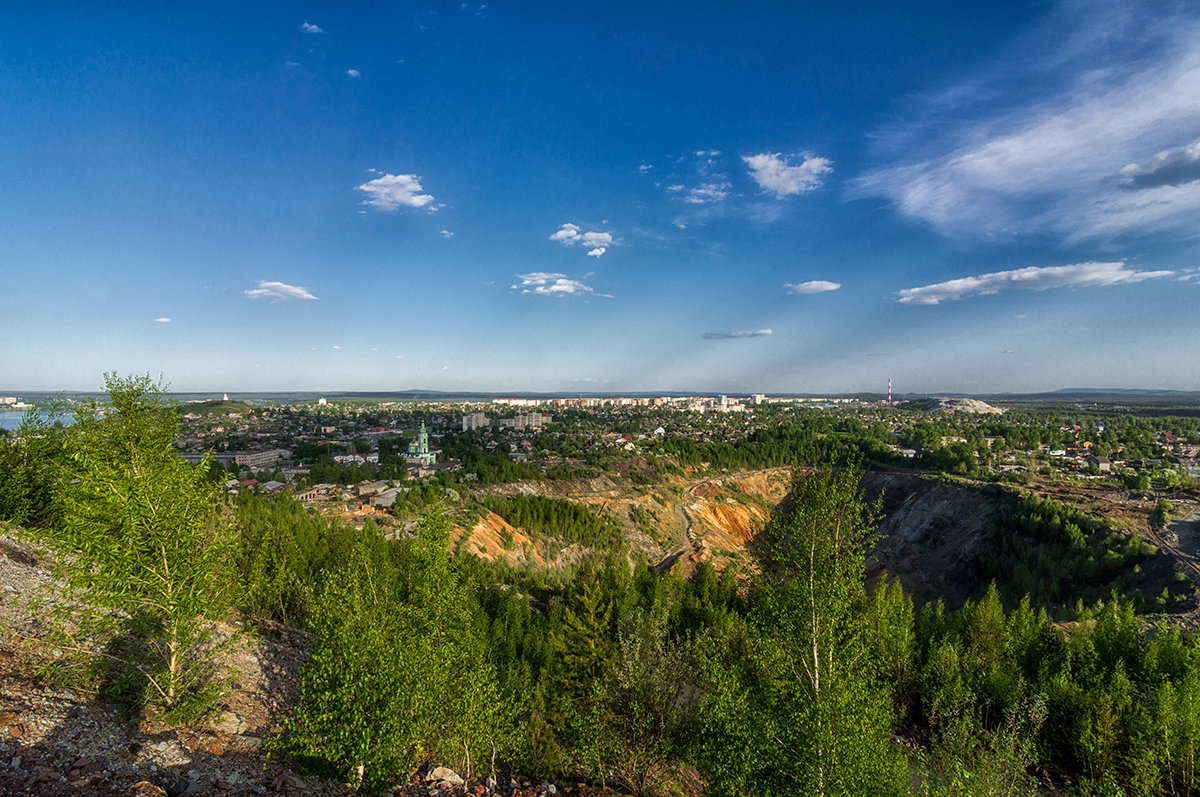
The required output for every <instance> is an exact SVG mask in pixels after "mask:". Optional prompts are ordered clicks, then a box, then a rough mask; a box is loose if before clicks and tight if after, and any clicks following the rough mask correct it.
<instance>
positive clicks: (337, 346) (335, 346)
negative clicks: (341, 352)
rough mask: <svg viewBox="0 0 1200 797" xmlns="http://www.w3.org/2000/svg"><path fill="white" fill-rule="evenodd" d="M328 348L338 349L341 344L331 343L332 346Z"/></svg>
mask: <svg viewBox="0 0 1200 797" xmlns="http://www.w3.org/2000/svg"><path fill="white" fill-rule="evenodd" d="M329 348H331V349H333V350H334V351H337V350H338V349H340V348H342V347H341V346H339V345H337V344H336V343H335V344H333V345H332V346H330V347H329Z"/></svg>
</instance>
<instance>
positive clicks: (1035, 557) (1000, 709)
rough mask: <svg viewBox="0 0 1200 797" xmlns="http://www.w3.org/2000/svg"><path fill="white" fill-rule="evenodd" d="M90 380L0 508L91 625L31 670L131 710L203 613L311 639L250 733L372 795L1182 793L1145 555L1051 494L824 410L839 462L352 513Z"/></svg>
mask: <svg viewBox="0 0 1200 797" xmlns="http://www.w3.org/2000/svg"><path fill="white" fill-rule="evenodd" d="M109 386H110V391H111V392H112V394H113V399H114V400H113V409H112V410H111V411H108V412H105V413H97V414H96V415H95V416H94V422H88V423H77V424H76V425H75V426H74V427H69V428H66V429H63V428H54V427H40V428H27V429H26V430H25V431H24V432H23V434H22V436H21V438H20V440H18V441H17V442H15V443H12V444H9V443H5V444H4V448H3V456H4V458H5V460H4V461H5V462H6V463H9V464H10V465H11V469H10V470H9V473H10V474H20V476H19V478H17V477H14V476H9V477H6V481H4V482H3V483H4V484H5V485H6V487H5V490H4V491H0V498H3V499H4V503H0V508H2V509H3V511H4V513H5V514H6V516H7V518H8V519H12V520H15V521H17V522H19V523H21V524H22V525H23V526H24V527H25V528H26V529H27V533H28V534H29V535H31V536H32V537H34V538H36V539H37V540H39V541H40V542H41V544H42V545H45V546H47V547H50V548H53V549H54V550H55V551H56V554H57V555H56V557H55V562H56V563H57V566H58V573H59V575H60V576H61V577H62V578H65V579H67V580H66V581H65V582H63V583H67V584H72V585H73V586H74V588H75V592H74V595H75V596H77V597H82V598H85V599H87V601H89V602H90V603H91V605H93V606H95V607H96V608H101V609H104V611H102V612H99V613H98V615H99V616H101V617H103V618H106V619H107V621H108V622H105V623H95V624H89V625H87V626H83V627H81V626H78V625H74V626H72V625H63V626H61V630H62V631H64V632H66V633H68V634H70V635H71V636H68V637H63V639H74V640H76V641H75V642H73V643H71V644H70V648H71V649H70V651H68V650H67V648H66V647H65V646H63V645H62V644H60V646H59V647H58V648H53V647H49V646H48V647H47V648H46V650H47V651H50V650H54V649H57V650H59V651H60V653H67V652H70V653H71V654H72V655H71V656H69V657H66V658H63V659H61V660H60V661H59V662H57V663H55V664H52V665H51V667H50V671H54V672H57V673H59V676H58V677H65V675H66V674H68V673H73V674H74V675H73V676H72V677H75V678H77V679H80V682H84V683H89V684H91V685H92V687H93V688H95V689H96V690H98V692H99V694H100V695H102V698H103V699H104V700H106V701H110V702H120V703H121V704H123V705H125V706H128V707H129V709H130V711H131V712H134V713H136V714H139V715H140V716H142V717H147V718H154V719H157V720H161V721H166V722H170V723H184V722H190V723H193V727H194V726H195V724H201V725H202V724H203V723H204V722H206V721H211V716H212V715H208V714H206V709H208V708H209V707H211V706H214V705H220V700H221V698H220V695H219V690H217V689H216V688H215V687H218V686H220V685H221V684H222V683H228V682H227V681H224V680H223V679H222V677H221V668H222V666H223V665H222V661H223V660H222V659H221V655H220V654H221V649H220V647H219V646H217V647H214V645H217V643H221V641H222V640H225V639H226V636H225V635H224V634H216V633H215V629H216V628H217V627H218V625H219V624H220V622H221V621H223V620H224V621H228V620H232V619H238V620H239V621H244V622H245V623H246V624H247V625H251V626H254V625H257V626H258V627H259V628H262V629H279V628H282V627H292V628H295V629H299V630H301V631H303V634H304V638H305V639H306V640H307V645H308V654H309V655H308V659H307V665H306V666H305V668H304V670H303V671H302V675H301V682H300V684H299V689H298V691H297V692H295V693H294V698H292V699H290V700H289V701H288V703H287V704H286V705H281V706H279V710H280V713H279V715H278V720H277V722H276V723H275V725H274V729H273V732H272V733H271V734H270V735H269V737H268V738H267V739H266V740H265V742H264V744H265V747H266V749H267V750H268V751H269V752H270V754H271V755H272V756H273V760H274V761H276V762H278V761H280V760H286V761H288V762H289V764H290V765H291V766H292V767H294V768H295V769H296V770H297V771H301V772H309V773H316V774H318V775H321V776H324V777H328V778H330V779H333V780H335V781H338V782H343V783H348V784H352V785H353V786H354V787H355V788H359V789H365V790H369V791H379V790H383V789H388V788H391V787H394V786H403V785H404V784H408V783H409V781H410V779H412V778H413V777H416V776H420V775H424V774H425V773H427V772H430V771H432V770H434V769H435V768H436V767H439V766H448V767H451V768H453V769H454V770H455V771H457V772H458V773H461V774H462V775H463V776H464V777H465V778H466V779H467V780H468V781H470V784H473V785H472V789H473V791H475V792H476V793H484V792H487V791H489V790H491V791H503V790H504V789H505V788H507V787H505V786H503V785H492V784H489V783H488V782H487V781H486V778H487V777H488V776H499V781H500V783H501V784H502V783H505V782H507V777H506V775H504V774H502V773H524V774H526V775H532V776H535V777H536V778H538V779H551V778H552V779H556V780H559V781H561V782H567V783H573V784H574V783H579V782H586V783H589V784H591V786H589V787H588V788H593V789H595V788H605V787H615V788H619V789H621V790H623V791H627V792H631V793H636V794H647V795H649V794H663V795H666V794H680V793H699V792H703V793H707V794H713V795H735V794H738V795H741V794H779V795H787V794H795V795H810V794H827V795H861V794H880V795H883V794H895V795H901V794H919V795H958V794H1033V793H1036V792H1037V791H1038V790H1039V789H1043V790H1044V789H1046V788H1054V789H1056V790H1058V791H1059V792H1063V793H1077V794H1080V795H1084V794H1118V793H1125V794H1139V795H1158V794H1163V795H1165V794H1186V793H1195V792H1196V791H1198V790H1200V769H1198V764H1200V759H1198V758H1197V751H1198V750H1200V639H1198V638H1197V636H1196V634H1195V633H1194V632H1191V631H1185V630H1181V629H1180V628H1178V627H1176V626H1170V625H1167V624H1166V623H1165V622H1158V623H1157V624H1155V625H1153V626H1149V627H1147V626H1146V625H1145V624H1143V623H1142V622H1139V620H1138V618H1137V613H1138V612H1139V611H1145V610H1147V609H1153V608H1163V607H1158V606H1156V605H1154V604H1153V602H1152V601H1148V600H1147V596H1146V587H1145V584H1144V583H1143V581H1144V579H1145V575H1144V573H1143V571H1147V570H1149V569H1150V568H1151V566H1152V565H1153V563H1154V561H1155V560H1156V559H1157V558H1158V557H1160V556H1162V551H1155V550H1152V549H1151V548H1150V547H1149V543H1147V542H1145V541H1143V539H1142V538H1140V537H1139V536H1136V535H1132V534H1130V533H1128V531H1125V530H1118V529H1114V528H1113V527H1111V525H1110V524H1109V523H1107V522H1106V521H1103V520H1100V519H1099V518H1098V517H1097V516H1096V515H1094V514H1090V513H1088V512H1086V511H1084V510H1083V509H1082V508H1081V507H1080V506H1075V505H1068V504H1067V503H1065V502H1064V501H1062V500H1059V499H1057V498H1054V499H1051V498H1046V497H1039V496H1034V495H1031V494H1028V493H1019V492H1015V491H1010V490H1009V489H1008V488H1001V487H999V486H996V485H989V486H986V488H984V487H980V486H979V485H977V484H971V483H967V482H959V481H955V480H953V479H943V480H930V479H927V478H924V477H920V476H919V475H916V474H913V473H906V474H902V475H896V474H886V473H885V474H881V473H872V472H871V471H869V470H868V469H867V468H866V466H865V464H864V462H863V461H862V459H860V458H859V457H858V455H857V454H856V452H855V451H854V450H850V449H853V448H855V447H854V446H847V445H846V440H847V439H848V437H839V436H837V435H832V434H831V435H827V436H814V437H813V438H812V441H811V447H810V448H806V449H804V450H805V451H807V452H809V453H812V454H816V453H819V452H821V451H826V452H835V451H836V452H841V453H843V454H846V453H849V454H850V456H849V457H848V458H842V459H836V458H835V459H832V460H830V461H827V462H822V463H819V464H818V465H817V466H816V467H804V468H797V469H796V470H795V471H794V473H793V474H792V475H791V476H790V477H785V476H784V474H783V472H781V471H775V470H756V471H755V472H753V473H745V474H737V473H732V472H726V473H722V472H721V471H720V469H719V468H720V467H721V466H720V465H718V464H717V462H715V461H714V460H720V458H722V457H724V458H725V459H726V460H727V462H725V465H726V466H728V467H729V468H730V469H736V468H735V466H736V465H737V464H738V463H743V464H744V463H753V464H755V465H762V464H764V463H771V462H773V461H774V460H776V458H777V457H781V456H782V451H783V450H784V449H785V448H786V446H785V445H784V444H783V443H782V442H780V441H781V440H783V439H784V438H782V437H779V438H776V439H774V440H772V439H770V436H769V435H766V434H764V435H762V436H761V439H759V440H758V441H757V442H756V443H755V446H757V447H754V446H751V447H748V448H747V449H746V451H745V452H743V453H730V452H737V451H738V450H739V449H736V448H728V447H726V448H724V449H720V448H716V447H712V446H707V444H704V445H702V444H700V443H696V444H684V443H682V442H678V441H677V442H676V443H672V444H671V445H672V451H671V452H667V451H665V450H664V451H662V452H661V454H662V457H663V459H662V461H658V462H654V463H648V464H639V465H637V466H635V467H631V468H629V469H628V470H627V472H626V475H621V476H618V475H617V474H615V473H612V472H606V473H605V475H603V476H601V475H592V476H587V475H584V476H578V474H576V476H578V478H575V477H573V478H570V479H568V478H564V479H560V480H551V481H548V482H546V483H545V484H546V485H547V486H546V488H545V494H536V493H534V492H533V491H532V490H531V489H525V486H520V485H502V487H503V489H500V487H501V486H497V485H478V486H476V487H470V486H469V485H468V484H455V485H454V486H453V487H452V486H450V485H448V484H445V483H439V482H436V481H429V482H426V483H424V484H422V485H412V489H410V490H408V491H407V492H406V493H405V496H406V497H405V500H404V502H403V503H402V504H401V506H400V507H399V508H398V509H397V510H396V513H397V515H398V517H394V518H387V521H388V522H387V524H386V528H385V527H383V526H381V525H378V524H377V523H376V521H375V520H374V519H373V518H367V519H365V520H363V521H361V527H355V526H351V525H349V524H347V523H344V522H342V521H340V520H338V519H335V518H325V517H321V516H318V515H316V514H314V513H312V512H310V511H308V510H307V509H306V508H305V507H304V506H302V505H301V504H300V503H298V502H296V501H294V500H292V499H291V498H290V497H288V496H286V495H285V496H257V495H239V496H238V497H237V498H236V500H230V499H228V498H225V497H221V496H220V495H219V494H218V491H216V490H215V489H213V487H212V485H215V484H217V483H218V482H217V478H216V477H218V476H221V474H214V473H212V472H211V471H210V470H209V467H208V465H207V464H201V465H200V466H198V467H195V468H192V467H190V466H185V465H183V464H182V462H180V461H179V460H176V459H174V458H172V457H171V456H170V455H171V452H172V450H173V434H171V433H169V432H168V431H166V430H170V429H172V428H173V417H174V416H173V410H172V409H171V408H170V407H169V406H168V405H166V403H165V402H164V400H163V395H162V392H161V391H160V390H158V389H156V388H155V387H154V386H153V385H151V384H149V383H148V382H146V381H144V380H121V379H117V378H115V377H110V385H109ZM779 434H781V435H782V434H783V433H782V432H780V433H779ZM846 434H847V435H849V434H850V432H849V431H847V432H846ZM776 444H779V446H780V447H779V448H778V449H777V448H776V447H775V446H776ZM666 446H667V442H666V441H664V442H663V443H662V447H664V448H665V447H666ZM858 453H861V452H858ZM671 457H678V458H671ZM702 457H708V459H702ZM700 463H708V464H707V465H704V466H703V467H704V468H705V469H704V470H703V472H701V471H700V468H701V465H700ZM83 466H86V467H83ZM181 468H182V470H181ZM689 468H691V469H692V470H691V472H690V473H689V471H688V469H689ZM652 471H653V472H654V473H656V474H657V478H655V477H653V476H651V475H650V473H651V472H652ZM633 472H636V473H638V474H640V475H639V476H638V477H637V478H631V477H630V476H629V475H627V474H628V473H633ZM906 480H907V481H906ZM904 484H907V485H908V487H909V490H908V491H907V492H902V493H901V494H899V495H896V494H894V488H896V487H899V486H901V485H904ZM553 485H557V486H553ZM881 492H882V495H880V493H881ZM556 493H558V494H556ZM87 496H92V497H90V498H86V497H87ZM14 497H15V498H16V499H20V500H15V499H14ZM81 497H84V498H86V500H83V499H82V498H81ZM956 502H957V508H954V505H955V504H956ZM168 510H169V511H168ZM889 515H890V517H889ZM900 518H903V519H904V522H903V524H902V525H899V526H897V525H889V524H896V523H899V522H900V521H899V519H900ZM967 518H974V521H973V522H968V520H967ZM1159 520H1160V521H1161V525H1165V524H1166V523H1168V522H1169V512H1168V511H1167V510H1163V512H1162V517H1161V518H1160V519H1159ZM881 533H882V534H885V535H886V536H885V537H883V538H881V537H880V535H881ZM168 542H169V543H170V544H169V545H168V544H167V543H168ZM665 552H669V553H672V556H669V557H666V558H665V559H663V558H661V555H662V554H663V553H665ZM650 553H655V554H656V555H655V556H650V555H649V554H650ZM139 556H143V557H148V558H146V559H145V560H138V559H137V558H136V557H139ZM155 556H158V557H159V558H160V559H163V560H164V561H165V562H166V563H167V564H168V565H169V567H166V568H165V569H161V570H159V569H156V568H158V567H159V565H158V563H157V562H156V560H155ZM876 557H883V558H884V561H883V564H884V565H885V567H884V568H881V567H880V561H878V559H876ZM888 557H890V558H891V559H892V560H893V561H895V562H897V563H898V564H900V565H902V566H900V567H897V568H895V569H896V571H897V574H898V575H899V577H900V578H901V579H904V580H905V581H906V582H909V583H911V584H914V585H916V586H915V587H911V588H906V587H905V586H904V585H903V584H902V583H901V581H899V580H897V579H896V578H893V577H889V576H888V575H887V573H886V563H887V559H886V558H888ZM131 562H143V563H142V564H137V565H136V566H134V567H133V568H132V569H129V570H113V568H115V567H117V566H118V565H120V566H121V567H125V566H126V565H127V564H128V563H131ZM680 562H687V563H688V566H687V567H684V566H682V565H680ZM1139 569H1140V570H1139ZM1010 571H1011V572H1012V573H1013V574H1014V575H1013V577H1011V578H1003V579H999V578H998V579H996V580H995V581H996V583H994V584H993V585H992V586H990V587H989V586H988V584H989V581H991V576H992V575H993V574H995V575H1002V574H1004V573H1007V572H1010ZM114 573H115V574H117V575H120V579H119V580H120V583H119V584H117V583H115V582H113V581H112V580H111V574H114ZM105 574H109V575H110V577H109V578H108V579H106V578H104V577H101V576H104V575H105ZM143 576H152V577H150V578H144V577H143ZM939 579H941V580H940V581H939ZM164 583H167V584H177V585H179V586H180V587H183V586H187V588H188V589H189V590H190V592H189V593H188V594H189V595H191V596H193V597H192V598H189V600H192V603H189V604H186V606H184V608H179V607H177V606H176V605H175V604H173V603H171V602H170V601H169V600H167V598H166V597H164V592H163V591H162V589H161V586H162V584H164ZM868 585H869V586H870V588H868ZM943 587H944V588H945V594H947V595H951V599H949V600H942V599H939V594H940V590H941V589H942V588H943ZM168 592H169V593H170V594H171V595H174V594H176V592H177V591H176V590H174V589H173V588H172V589H171V590H168ZM1179 594H1182V593H1179ZM913 595H917V596H918V597H919V602H918V601H914V599H913V597H912V596H913ZM195 596H199V597H198V598H196V597H195ZM62 599H63V600H65V599H66V594H65V593H64V596H63V598H62ZM197 600H199V603H197V602H196V601H197ZM226 600H228V601H231V602H232V604H233V605H232V606H231V607H230V608H229V609H228V610H226V609H225V607H226V606H227V604H225V603H224V601H226ZM1167 600H1168V601H1173V600H1174V598H1173V596H1172V595H1171V594H1170V593H1168V599H1167ZM187 606H191V607H192V608H190V609H188V608H187ZM75 616H76V617H78V616H79V615H75ZM66 619H67V622H74V621H73V620H71V618H66ZM181 633H182V635H183V636H182V638H181V637H180V634H181ZM273 633H276V634H277V635H278V634H281V633H284V632H280V631H275V632H273ZM229 639H232V637H229ZM81 641H85V642H86V643H87V644H79V642H81ZM181 643H186V644H187V648H186V650H187V661H188V666H187V667H186V668H183V669H178V668H177V664H178V662H177V659H178V658H179V655H180V651H181V650H182V649H181V648H179V647H178V645H180V644H181ZM64 644H65V643H64ZM222 644H223V643H222ZM76 656H85V657H86V658H85V659H84V660H81V659H78V658H76ZM80 667H83V668H82V669H80ZM230 688H234V689H236V688H237V687H236V686H234V687H230ZM206 717H208V718H209V719H207V720H206ZM176 727H177V730H175V731H174V733H177V734H182V733H184V732H185V730H184V729H185V728H186V727H187V726H185V725H182V724H181V725H177V726H176ZM167 733H170V732H167ZM81 768H83V767H81ZM474 785H478V787H479V790H476V789H474ZM422 788H425V787H422ZM480 790H481V791H480Z"/></svg>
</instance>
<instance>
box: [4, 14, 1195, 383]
mask: <svg viewBox="0 0 1200 797" xmlns="http://www.w3.org/2000/svg"><path fill="white" fill-rule="evenodd" d="M68 8H69V7H68ZM79 9H80V10H75V11H70V10H68V11H65V12H64V11H63V9H61V8H60V9H48V8H46V7H41V6H36V5H24V6H17V7H11V8H6V9H4V10H2V11H0V99H2V102H0V130H2V131H3V140H4V145H3V147H0V218H2V219H3V234H2V235H0V335H3V338H4V342H5V344H6V346H5V350H4V352H5V353H4V356H3V357H0V385H4V386H5V387H6V388H8V389H14V390H18V389H19V390H29V391H45V390H96V389H99V388H100V387H101V386H102V374H103V373H104V372H106V371H116V372H118V373H121V374H126V373H135V374H150V375H151V376H152V377H155V378H157V377H158V376H159V375H161V377H162V379H163V381H164V382H165V383H168V384H169V385H170V388H171V389H172V390H174V391H178V392H196V391H220V392H229V393H234V392H270V391H313V392H320V391H395V392H401V391H404V390H408V389H422V390H438V391H447V392H451V391H476V392H497V393H499V392H513V391H522V390H523V391H529V392H579V391H583V392H593V393H605V392H610V393H617V392H646V391H662V390H668V391H696V392H701V391H704V392H707V391H719V392H725V393H728V394H739V395H740V394H748V393H751V392H761V393H814V394H835V393H849V392H864V391H869V392H875V393H882V392H884V391H885V390H886V386H887V379H888V378H889V377H891V378H892V379H893V383H894V386H895V390H896V391H897V392H898V393H924V392H930V393H950V392H954V393H967V394H984V393H999V392H1013V393H1026V392H1046V391H1054V390H1059V389H1064V388H1070V387H1102V388H1114V387H1115V388H1155V389H1178V390H1197V389H1200V357H1197V356H1196V353H1195V349H1196V341H1198V340H1200V317H1198V316H1200V314H1198V313H1197V312H1196V309H1195V308H1196V304H1197V303H1196V299H1197V297H1198V295H1200V294H1198V291H1200V258H1198V257H1197V254H1198V253H1200V245H1198V242H1197V232H1198V230H1197V226H1196V220H1197V219H1200V8H1198V7H1196V6H1195V4H1191V3H1186V2H1139V3H1121V2H1117V1H1116V0H1065V1H1063V2H1051V1H1047V2H1036V3H1028V4H1014V3H1010V2H991V3H982V4H961V3H959V4H955V3H949V2H936V3H927V4H920V7H917V8H910V7H904V6H898V5H896V4H885V3H875V2H863V3H858V4H855V5H853V6H844V5H842V6H837V7H836V8H835V7H829V6H823V5H822V6H817V5H812V6H810V5H808V4H788V3H758V4H749V5H746V4H738V5H734V4H717V5H713V6H696V5H693V4H687V5H684V4H677V3H663V4H654V5H653V6H650V7H642V6H640V5H634V4H624V3H618V4H612V3H606V4H599V3H574V4H567V5H562V6H545V5H544V4H532V3H495V4H477V3H476V4H464V3H441V2H417V3H409V4H404V6H403V7H397V6H396V5H395V4H382V3H365V4H359V5H356V6H355V7H354V8H353V9H346V8H342V7H339V6H337V5H334V4H328V3H317V2H314V3H300V4H281V5H268V6H264V7H255V6H245V5H244V4H239V3H217V4H212V5H207V6H204V7H198V6H186V5H185V6H165V7H164V6H158V5H150V4H144V5H141V4H136V3H135V4H131V5H125V6H122V7H119V8H116V9H104V10H103V11H101V10H98V9H94V8H90V7H82V6H81V7H79Z"/></svg>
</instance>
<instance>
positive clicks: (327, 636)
mask: <svg viewBox="0 0 1200 797" xmlns="http://www.w3.org/2000/svg"><path fill="white" fill-rule="evenodd" d="M418 533H419V541H418V543H417V545H416V546H415V547H414V548H413V549H411V550H409V551H407V552H405V551H403V550H398V549H397V548H396V547H395V546H393V545H391V544H389V543H388V542H386V541H385V540H384V539H383V538H382V537H381V536H379V534H378V533H377V532H370V531H369V530H366V529H364V531H363V533H362V534H361V535H359V537H358V540H357V541H356V543H355V544H354V545H353V547H352V549H351V551H350V553H349V555H348V557H347V561H346V562H345V564H344V565H343V567H341V568H339V569H337V570H336V571H334V572H332V573H330V574H329V576H328V577H327V578H326V579H325V581H324V583H323V584H322V586H321V588H320V589H319V590H318V594H317V597H316V600H315V602H314V606H313V609H312V613H311V620H310V630H311V632H312V635H313V640H314V645H313V654H312V659H311V662H310V665H309V667H308V668H307V670H306V671H305V674H304V685H303V694H302V695H301V699H300V703H299V705H298V706H297V707H296V710H295V713H294V715H293V716H292V717H291V718H290V719H288V720H287V721H286V722H285V726H286V728H287V731H288V732H287V733H286V734H284V735H282V736H280V737H277V738H275V739H273V740H271V742H270V747H271V749H272V750H274V751H276V752H282V753H285V754H290V755H293V756H296V757H298V758H300V759H302V760H308V761H309V762H312V763H314V764H316V765H317V766H318V768H321V769H325V770H326V771H328V772H330V773H331V774H336V775H338V776H340V777H343V778H346V779H347V780H349V781H351V782H353V783H356V784H361V785H364V786H367V787H369V788H379V787H382V786H386V785H388V784H389V783H393V782H396V781H399V780H403V779H405V778H407V777H408V776H409V775H410V774H411V773H412V772H414V771H415V770H416V769H417V768H418V767H419V766H421V765H423V764H426V763H429V762H432V761H441V762H451V763H455V764H461V765H463V766H465V767H466V768H467V772H468V774H469V772H470V769H471V766H472V761H473V760H476V761H477V760H479V758H480V756H488V755H490V756H492V758H493V760H494V756H495V754H496V752H497V750H498V748H499V747H500V746H501V745H502V744H503V743H504V739H503V737H504V734H505V733H507V732H508V729H509V727H510V725H511V719H510V718H509V717H507V715H506V714H505V710H506V708H505V706H504V705H503V704H502V702H501V701H500V699H499V693H498V688H497V685H496V679H495V672H494V669H493V668H492V666H491V665H490V664H489V663H488V662H487V661H486V660H485V657H484V651H483V645H482V638H481V634H480V633H479V631H478V630H477V629H476V628H475V627H474V624H473V598H472V596H471V593H470V591H469V585H468V583H467V582H466V581H465V580H464V579H462V578H461V577H460V576H459V574H458V573H457V572H456V570H455V568H454V566H453V563H452V560H451V557H450V554H449V552H448V551H447V550H446V542H447V539H448V535H449V526H448V523H447V521H446V519H445V517H444V515H443V514H442V512H441V510H440V507H435V508H433V509H432V510H430V511H428V512H427V513H426V514H425V515H424V517H423V518H422V520H421V523H420V526H419V530H418ZM406 554H407V556H406V557H405V555H406ZM399 557H405V558H403V559H401V558H399Z"/></svg>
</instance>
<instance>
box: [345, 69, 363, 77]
mask: <svg viewBox="0 0 1200 797" xmlns="http://www.w3.org/2000/svg"><path fill="white" fill-rule="evenodd" d="M346 74H347V75H349V76H350V77H362V72H359V71H358V70H357V69H347V70H346Z"/></svg>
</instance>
